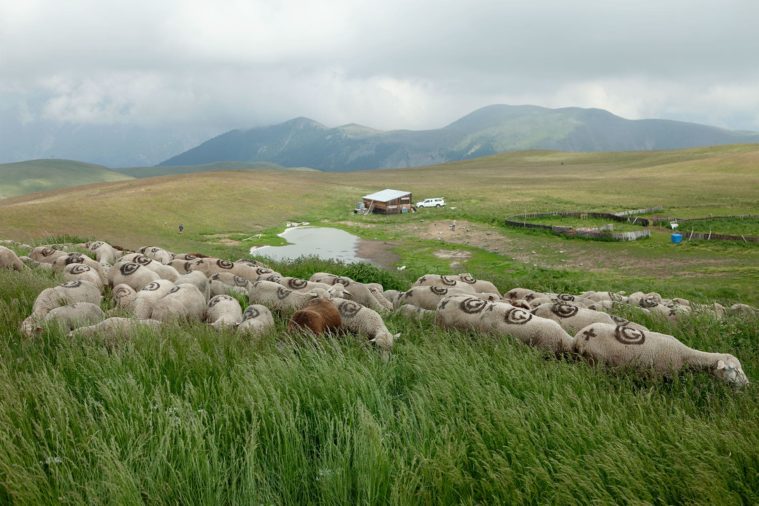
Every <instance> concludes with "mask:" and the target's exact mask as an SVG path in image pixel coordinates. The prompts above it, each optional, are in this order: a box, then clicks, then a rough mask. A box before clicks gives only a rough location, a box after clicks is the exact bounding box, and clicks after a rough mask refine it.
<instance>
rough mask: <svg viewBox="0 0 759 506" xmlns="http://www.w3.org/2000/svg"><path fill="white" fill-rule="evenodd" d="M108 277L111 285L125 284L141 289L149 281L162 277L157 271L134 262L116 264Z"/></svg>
mask: <svg viewBox="0 0 759 506" xmlns="http://www.w3.org/2000/svg"><path fill="white" fill-rule="evenodd" d="M108 278H109V282H110V284H111V286H117V285H121V284H125V285H129V286H130V287H132V289H134V290H140V289H142V287H143V286H145V285H147V284H148V283H151V282H153V281H156V280H157V279H161V277H160V276H159V275H158V274H156V273H155V272H153V271H151V270H150V269H148V268H146V267H143V266H142V265H140V264H138V263H134V262H125V263H118V264H116V265H114V266H113V268H112V269H111V270H110V272H109V273H108Z"/></svg>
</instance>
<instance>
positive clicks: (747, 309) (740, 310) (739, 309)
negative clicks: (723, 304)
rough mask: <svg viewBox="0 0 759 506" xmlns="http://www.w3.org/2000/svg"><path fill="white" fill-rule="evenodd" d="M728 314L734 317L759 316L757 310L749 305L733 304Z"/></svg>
mask: <svg viewBox="0 0 759 506" xmlns="http://www.w3.org/2000/svg"><path fill="white" fill-rule="evenodd" d="M728 312H729V313H730V314H732V315H741V316H755V315H756V314H757V310H756V309H754V308H753V307H751V306H749V305H748V304H733V305H732V306H730V309H728Z"/></svg>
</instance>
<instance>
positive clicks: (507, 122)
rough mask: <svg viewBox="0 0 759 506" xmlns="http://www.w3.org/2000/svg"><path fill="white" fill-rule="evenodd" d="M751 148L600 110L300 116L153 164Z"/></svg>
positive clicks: (400, 160)
mask: <svg viewBox="0 0 759 506" xmlns="http://www.w3.org/2000/svg"><path fill="white" fill-rule="evenodd" d="M739 143H759V133H756V132H743V131H733V130H725V129H722V128H717V127H712V126H707V125H700V124H695V123H686V122H682V121H672V120H661V119H643V120H628V119H624V118H621V117H619V116H616V115H614V114H612V113H610V112H608V111H605V110H602V109H583V108H578V107H567V108H560V109H549V108H545V107H538V106H530V105H524V106H510V105H491V106H488V107H484V108H482V109H478V110H476V111H474V112H472V113H470V114H468V115H466V116H464V117H463V118H461V119H459V120H457V121H454V122H453V123H451V124H449V125H447V126H445V127H443V128H438V129H434V130H418V131H414V130H392V131H381V130H375V129H373V128H369V127H366V126H362V125H357V124H348V125H343V126H339V127H335V128H329V127H327V126H325V125H322V124H321V123H318V122H316V121H314V120H311V119H308V118H295V119H292V120H290V121H286V122H284V123H280V124H277V125H272V126H266V127H258V128H251V129H248V130H231V131H229V132H226V133H224V134H222V135H219V136H217V137H214V138H212V139H210V140H207V141H205V142H203V143H202V144H200V145H198V146H196V147H194V148H192V149H190V150H188V151H185V152H183V153H181V154H179V155H176V156H174V157H172V158H169V159H168V160H165V161H164V162H162V163H161V164H160V165H161V166H192V165H199V164H208V163H214V162H247V163H257V162H267V163H274V164H277V165H280V166H284V167H312V168H315V169H320V170H326V171H349V170H360V169H377V168H389V167H399V168H405V167H417V166H422V165H432V164H437V163H445V162H450V161H456V160H465V159H470V158H477V157H480V156H486V155H492V154H495V153H500V152H504V151H517V150H531V149H549V150H558V151H650V150H666V149H679V148H689V147H697V146H708V145H719V144H739Z"/></svg>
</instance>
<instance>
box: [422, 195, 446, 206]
mask: <svg viewBox="0 0 759 506" xmlns="http://www.w3.org/2000/svg"><path fill="white" fill-rule="evenodd" d="M416 207H445V199H444V198H443V197H433V198H431V199H424V200H422V201H421V202H417V203H416Z"/></svg>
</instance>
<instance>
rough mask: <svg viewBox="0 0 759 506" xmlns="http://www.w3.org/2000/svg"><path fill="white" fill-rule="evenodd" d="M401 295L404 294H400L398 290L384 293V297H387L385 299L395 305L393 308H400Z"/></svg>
mask: <svg viewBox="0 0 759 506" xmlns="http://www.w3.org/2000/svg"><path fill="white" fill-rule="evenodd" d="M401 294H403V292H399V291H398V290H385V291H384V292H382V296H383V297H385V299H387V300H388V301H389V302H390V303H391V304H392V305H393V307H397V306H398V303H397V301H398V297H400V296H401Z"/></svg>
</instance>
